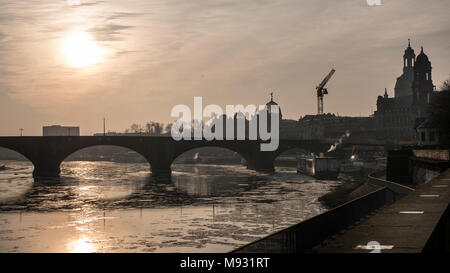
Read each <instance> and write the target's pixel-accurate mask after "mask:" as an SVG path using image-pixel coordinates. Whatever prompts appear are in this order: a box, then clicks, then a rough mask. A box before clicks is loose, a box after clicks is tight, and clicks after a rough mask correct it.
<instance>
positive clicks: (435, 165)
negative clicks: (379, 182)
mask: <svg viewBox="0 0 450 273" xmlns="http://www.w3.org/2000/svg"><path fill="white" fill-rule="evenodd" d="M449 167H450V160H449V150H426V149H403V150H393V151H389V153H388V158H387V169H386V180H388V181H394V182H396V183H401V184H411V185H420V184H424V183H426V182H428V181H430V180H431V179H432V178H433V177H436V176H437V175H439V174H440V173H442V172H443V171H445V170H446V169H447V168H449Z"/></svg>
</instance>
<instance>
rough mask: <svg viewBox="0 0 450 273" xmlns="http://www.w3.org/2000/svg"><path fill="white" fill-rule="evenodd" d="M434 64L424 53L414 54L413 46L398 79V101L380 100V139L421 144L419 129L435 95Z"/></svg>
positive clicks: (395, 93) (377, 127)
mask: <svg viewBox="0 0 450 273" xmlns="http://www.w3.org/2000/svg"><path fill="white" fill-rule="evenodd" d="M434 93H435V92H434V85H433V81H432V77H431V62H430V61H429V59H428V56H427V55H426V54H425V53H424V52H423V47H422V49H421V52H420V54H419V55H418V56H417V58H416V55H415V54H414V50H413V49H412V48H411V43H410V42H409V41H408V47H407V48H406V50H405V53H404V55H403V74H402V75H401V76H400V77H398V78H397V82H396V84H395V91H394V97H393V98H389V96H388V94H387V90H386V89H385V93H384V96H378V99H377V110H376V111H375V113H374V118H375V126H376V129H377V130H376V131H377V132H378V134H379V137H385V138H388V139H389V140H393V141H399V142H402V141H404V142H414V143H416V142H417V141H418V137H417V135H418V134H417V130H416V129H417V127H418V126H419V125H420V124H421V123H422V122H423V121H424V118H425V117H426V112H427V107H428V105H429V103H430V99H431V97H432V96H433V95H434Z"/></svg>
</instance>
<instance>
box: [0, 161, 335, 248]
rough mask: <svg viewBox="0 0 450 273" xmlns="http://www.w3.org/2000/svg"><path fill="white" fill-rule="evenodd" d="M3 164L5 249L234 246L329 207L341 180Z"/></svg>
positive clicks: (0, 189)
mask: <svg viewBox="0 0 450 273" xmlns="http://www.w3.org/2000/svg"><path fill="white" fill-rule="evenodd" d="M3 164H6V165H7V166H8V167H9V168H8V169H7V170H3V171H0V252H227V251H231V250H233V249H235V248H237V247H239V246H242V245H244V244H246V243H248V242H251V241H253V240H256V239H258V238H261V237H263V236H265V235H268V234H270V233H272V232H275V231H277V230H280V229H282V228H284V227H287V226H290V225H292V224H295V223H298V222H300V221H302V220H304V219H307V218H310V217H312V216H314V215H317V214H319V213H321V212H323V211H325V210H326V208H324V207H323V206H322V205H321V204H320V203H319V202H318V201H317V198H318V197H320V196H322V195H324V194H325V193H327V192H329V191H330V190H331V189H332V188H333V187H336V186H338V185H339V183H340V182H338V181H319V180H315V179H313V178H310V177H307V176H303V175H298V174H297V173H296V171H295V168H277V172H276V174H273V175H269V174H261V173H257V172H254V171H250V170H247V169H246V168H245V167H244V166H232V165H229V166H227V165H188V164H179V165H173V177H172V181H171V182H165V183H157V182H155V181H153V180H152V179H151V177H150V171H149V166H148V164H136V163H114V162H86V161H83V162H64V163H63V165H62V167H61V178H60V179H59V180H56V181H34V180H33V178H32V177H31V173H32V170H33V167H32V165H31V163H29V162H20V161H0V165H3Z"/></svg>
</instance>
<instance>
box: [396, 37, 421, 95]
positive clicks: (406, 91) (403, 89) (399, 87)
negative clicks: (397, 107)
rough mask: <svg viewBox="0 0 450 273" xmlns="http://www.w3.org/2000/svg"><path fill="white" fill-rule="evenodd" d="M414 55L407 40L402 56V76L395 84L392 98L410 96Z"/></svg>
mask: <svg viewBox="0 0 450 273" xmlns="http://www.w3.org/2000/svg"><path fill="white" fill-rule="evenodd" d="M415 58H416V54H414V49H412V48H411V41H410V40H409V39H408V47H407V48H406V49H405V53H404V54H403V74H402V75H401V76H400V77H398V78H397V82H396V83H395V90H394V91H395V92H394V96H395V97H396V98H397V97H403V96H411V95H412V93H413V92H412V83H413V80H414V65H415V62H414V60H415Z"/></svg>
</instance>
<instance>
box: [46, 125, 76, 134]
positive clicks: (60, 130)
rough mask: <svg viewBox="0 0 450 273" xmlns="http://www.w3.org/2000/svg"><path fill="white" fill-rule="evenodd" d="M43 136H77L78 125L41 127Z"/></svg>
mask: <svg viewBox="0 0 450 273" xmlns="http://www.w3.org/2000/svg"><path fill="white" fill-rule="evenodd" d="M42 135H43V136H79V135H80V127H78V126H61V125H51V126H44V127H42Z"/></svg>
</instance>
